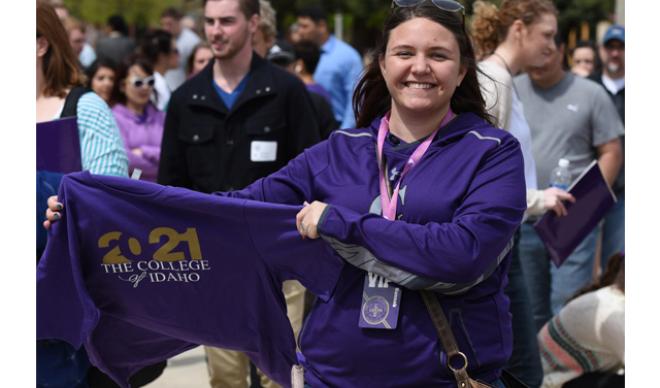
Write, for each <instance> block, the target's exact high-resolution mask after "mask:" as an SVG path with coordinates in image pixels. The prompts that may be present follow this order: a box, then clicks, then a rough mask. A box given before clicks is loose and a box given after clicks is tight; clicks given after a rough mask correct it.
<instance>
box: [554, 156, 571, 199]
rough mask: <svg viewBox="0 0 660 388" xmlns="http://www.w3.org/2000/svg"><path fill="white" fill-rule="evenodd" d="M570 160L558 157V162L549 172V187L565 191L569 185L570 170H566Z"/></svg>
mask: <svg viewBox="0 0 660 388" xmlns="http://www.w3.org/2000/svg"><path fill="white" fill-rule="evenodd" d="M570 164H571V162H569V161H568V159H563V158H562V159H559V164H557V167H555V168H554V169H553V170H552V173H550V187H556V188H558V189H561V190H564V191H567V190H568V187H569V186H570V185H571V172H570V171H568V166H569V165H570Z"/></svg>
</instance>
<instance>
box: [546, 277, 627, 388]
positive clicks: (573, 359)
mask: <svg viewBox="0 0 660 388" xmlns="http://www.w3.org/2000/svg"><path fill="white" fill-rule="evenodd" d="M624 305H625V302H624V295H623V293H622V292H621V291H620V290H619V289H617V288H615V287H614V286H608V287H604V288H601V289H599V290H597V291H594V292H590V293H588V294H584V295H582V296H580V297H578V298H576V299H575V300H572V301H571V302H569V303H568V304H567V305H566V306H565V307H564V308H563V309H562V310H561V311H560V312H559V314H558V315H556V316H555V317H554V318H552V319H551V320H550V321H549V322H548V323H546V324H545V326H543V328H542V329H541V331H540V332H539V334H538V342H539V348H540V351H541V362H542V364H543V373H544V378H543V385H542V387H543V388H559V387H561V386H562V385H563V384H564V383H565V382H567V381H569V380H572V379H574V378H576V377H578V376H580V375H581V374H583V373H587V372H595V371H616V370H617V369H618V368H621V367H623V365H624V363H625V362H624Z"/></svg>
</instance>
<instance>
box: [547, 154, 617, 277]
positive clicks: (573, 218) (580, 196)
mask: <svg viewBox="0 0 660 388" xmlns="http://www.w3.org/2000/svg"><path fill="white" fill-rule="evenodd" d="M568 191H569V192H570V193H571V194H573V196H574V197H575V203H570V202H564V206H566V210H568V214H567V215H566V216H564V217H557V215H556V214H555V212H554V211H548V212H547V213H545V214H544V215H543V217H541V219H540V220H538V221H537V222H536V223H535V224H534V229H536V232H537V233H538V234H539V236H540V237H541V240H543V243H544V244H545V247H546V249H547V250H548V252H549V253H550V259H552V262H553V263H555V265H556V266H557V267H559V266H561V265H562V264H563V263H564V261H565V260H566V258H567V257H568V256H569V255H570V254H571V253H573V251H574V250H575V248H577V246H578V245H579V244H580V243H581V242H582V240H584V238H585V237H587V235H588V234H589V233H590V232H591V231H592V230H593V229H594V228H595V227H596V225H597V224H598V222H600V220H601V219H602V218H603V217H604V216H605V214H606V213H607V212H608V211H609V210H610V209H611V208H612V206H614V204H615V203H616V200H617V199H616V196H615V195H614V193H613V192H612V189H610V186H609V185H608V184H607V182H606V181H605V178H604V177H603V174H602V173H601V171H600V167H598V162H597V161H596V160H594V161H593V162H592V163H591V164H590V165H589V167H587V168H586V169H585V170H584V172H582V174H581V175H580V176H579V177H578V178H577V179H576V180H575V181H574V182H573V184H572V185H571V187H569V189H568Z"/></svg>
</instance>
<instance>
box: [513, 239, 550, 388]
mask: <svg viewBox="0 0 660 388" xmlns="http://www.w3.org/2000/svg"><path fill="white" fill-rule="evenodd" d="M519 244H520V229H519V230H517V231H516V235H515V237H514V245H513V251H512V254H511V266H510V267H509V274H508V277H509V283H508V284H507V286H506V288H505V289H504V292H505V293H506V295H507V296H508V297H509V300H510V301H511V304H510V306H509V311H510V312H511V325H512V329H513V352H512V353H511V358H509V362H508V363H507V364H506V366H505V367H504V369H506V370H507V371H508V372H509V373H511V374H512V375H514V376H515V377H517V378H518V379H519V380H521V381H522V382H524V383H525V384H527V385H528V386H529V387H530V388H538V387H540V386H541V383H542V382H543V367H542V366H541V357H540V353H539V346H538V342H537V340H536V333H537V330H536V327H535V326H534V317H533V315H532V305H531V302H530V297H529V292H528V289H527V283H526V282H525V277H524V275H523V270H522V268H521V264H520V255H519V252H518V245H519Z"/></svg>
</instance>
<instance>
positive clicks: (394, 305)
mask: <svg viewBox="0 0 660 388" xmlns="http://www.w3.org/2000/svg"><path fill="white" fill-rule="evenodd" d="M400 304H401V289H400V288H399V287H397V286H394V285H391V284H390V282H389V281H388V280H387V279H385V278H383V277H382V276H379V275H376V274H374V273H371V272H369V273H367V274H366V275H365V278H364V289H363V291H362V307H361V309H360V322H359V327H361V328H364V329H388V330H393V329H396V325H397V321H398V318H399V308H400Z"/></svg>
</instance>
